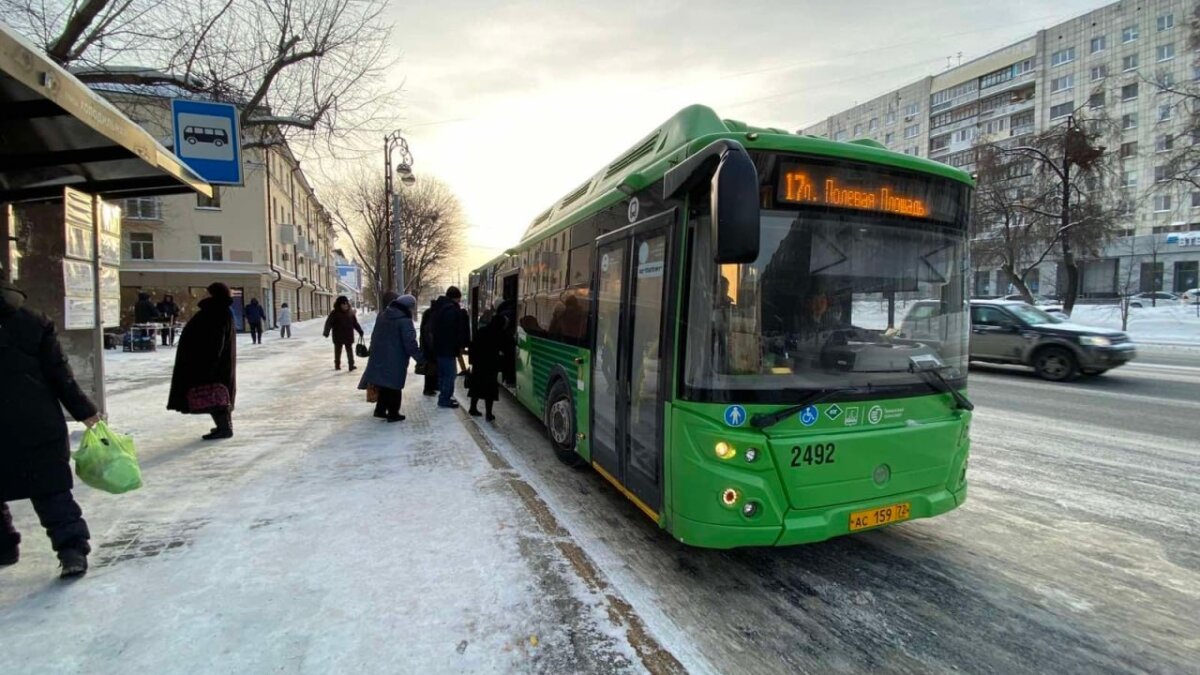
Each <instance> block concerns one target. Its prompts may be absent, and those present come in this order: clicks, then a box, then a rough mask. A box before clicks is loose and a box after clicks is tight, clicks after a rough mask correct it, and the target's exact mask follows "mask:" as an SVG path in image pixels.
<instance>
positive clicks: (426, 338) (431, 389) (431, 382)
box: [421, 298, 438, 396]
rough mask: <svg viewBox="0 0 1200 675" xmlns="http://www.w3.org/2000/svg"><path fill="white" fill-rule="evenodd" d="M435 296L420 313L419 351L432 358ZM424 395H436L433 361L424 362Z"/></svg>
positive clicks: (435, 370)
mask: <svg viewBox="0 0 1200 675" xmlns="http://www.w3.org/2000/svg"><path fill="white" fill-rule="evenodd" d="M437 301H438V299H437V298H434V299H433V300H430V301H429V307H426V308H425V311H424V312H422V313H421V353H423V354H427V355H428V356H429V358H430V359H433V358H434V356H433V319H432V318H431V317H433V310H434V308H435V307H437ZM423 393H424V394H425V395H426V396H437V395H438V371H437V367H436V362H435V363H426V364H425V391H424V392H423Z"/></svg>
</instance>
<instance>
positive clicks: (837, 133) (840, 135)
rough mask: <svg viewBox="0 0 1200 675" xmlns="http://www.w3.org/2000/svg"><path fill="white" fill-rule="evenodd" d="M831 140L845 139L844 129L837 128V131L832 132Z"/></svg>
mask: <svg viewBox="0 0 1200 675" xmlns="http://www.w3.org/2000/svg"><path fill="white" fill-rule="evenodd" d="M833 140H835V141H844V140H846V130H845V129H838V130H837V131H835V132H833Z"/></svg>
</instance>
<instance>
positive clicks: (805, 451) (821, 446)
mask: <svg viewBox="0 0 1200 675" xmlns="http://www.w3.org/2000/svg"><path fill="white" fill-rule="evenodd" d="M834 450H835V448H834V447H833V443H815V444H813V445H806V446H804V447H801V446H799V445H797V446H793V447H792V466H804V465H808V466H812V465H814V464H833V453H834Z"/></svg>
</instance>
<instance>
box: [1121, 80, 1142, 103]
mask: <svg viewBox="0 0 1200 675" xmlns="http://www.w3.org/2000/svg"><path fill="white" fill-rule="evenodd" d="M1137 97H1138V83H1137V82H1134V83H1133V84H1127V85H1125V86H1123V87H1121V100H1122V101H1132V100H1134V99H1135V98H1137Z"/></svg>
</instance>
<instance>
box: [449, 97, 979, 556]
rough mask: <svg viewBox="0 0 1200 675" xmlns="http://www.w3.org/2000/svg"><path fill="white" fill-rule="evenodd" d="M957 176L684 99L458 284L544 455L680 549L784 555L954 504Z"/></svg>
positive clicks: (963, 281)
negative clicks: (499, 331) (497, 340)
mask: <svg viewBox="0 0 1200 675" xmlns="http://www.w3.org/2000/svg"><path fill="white" fill-rule="evenodd" d="M972 185H973V184H972V181H971V178H970V176H968V175H967V174H966V173H963V172H962V171H960V170H958V169H955V168H952V167H949V166H946V165H944V164H939V163H937V162H932V161H929V160H924V159H921V158H918V157H912V156H907V155H903V154H898V153H894V152H889V151H887V150H886V149H885V148H884V147H883V146H881V145H880V144H878V143H876V142H874V141H871V140H852V141H849V142H836V141H829V140H826V139H822V138H816V137H812V136H802V135H796V134H792V133H788V132H787V131H785V130H781V129H773V128H759V127H752V126H748V125H746V124H744V123H742V122H737V121H733V120H723V119H721V118H720V117H719V116H718V115H717V114H716V113H714V112H713V111H712V110H711V109H709V108H706V107H703V106H691V107H688V108H685V109H684V110H682V111H680V112H679V113H678V114H676V115H675V116H674V117H672V118H671V119H669V120H667V121H666V123H664V124H663V125H662V126H661V127H659V128H658V129H656V130H654V131H653V132H652V133H651V134H650V135H648V136H646V137H645V138H643V139H642V140H641V141H639V142H638V143H637V144H636V145H634V146H633V147H632V148H630V149H629V150H628V151H627V152H625V153H624V154H622V155H621V156H620V157H618V158H617V159H616V160H615V161H613V162H612V164H610V165H608V166H607V167H605V168H604V169H603V170H601V171H600V172H599V173H597V174H596V175H595V176H593V177H591V178H589V179H588V180H587V181H585V182H584V183H583V184H582V185H580V186H579V187H578V189H576V190H574V191H573V192H571V193H570V194H568V195H566V196H565V197H564V198H563V199H562V200H560V201H559V202H557V203H556V204H554V206H552V207H551V208H550V209H548V210H547V211H546V212H544V213H542V214H541V215H539V216H538V217H537V218H536V219H535V220H534V221H533V223H532V224H531V225H530V226H529V228H528V229H527V231H526V232H525V235H524V237H523V238H522V239H521V242H520V243H519V244H518V245H517V246H516V247H514V248H512V249H509V250H508V251H507V252H506V253H505V254H504V255H502V256H500V257H498V258H496V259H495V260H492V261H490V262H489V263H487V264H486V265H484V266H483V267H481V268H479V269H477V270H475V271H473V272H472V274H471V280H470V293H469V302H470V306H471V314H472V320H473V322H474V325H475V326H478V325H479V324H480V322H483V321H503V322H504V325H505V326H506V328H507V329H508V331H509V336H510V338H511V341H510V342H511V344H510V345H509V346H510V349H508V352H509V354H508V355H507V361H506V363H505V366H504V368H503V371H504V372H503V374H502V379H503V380H504V381H505V383H506V384H507V385H508V386H509V387H510V388H511V390H512V391H513V393H514V394H515V396H516V399H517V400H518V401H520V403H521V404H522V405H524V406H525V407H526V408H528V409H529V410H531V411H532V412H533V413H534V414H535V415H537V416H538V417H539V418H540V419H541V420H542V421H543V422H544V423H545V425H546V427H547V429H548V432H549V433H548V436H549V440H550V444H551V445H552V446H553V450H554V452H555V454H557V456H558V457H559V459H561V460H563V461H565V462H568V463H570V464H590V465H591V466H592V467H593V468H594V469H595V470H596V471H598V472H599V473H600V474H601V475H602V476H603V477H604V478H605V479H607V480H608V481H609V482H611V483H612V484H613V485H615V486H616V488H617V489H618V490H620V491H621V493H623V494H624V495H625V496H626V497H628V498H629V499H630V500H631V501H632V502H633V503H634V504H636V505H637V507H638V508H639V509H641V510H642V511H643V512H644V513H645V514H646V515H647V516H649V517H650V518H651V519H653V520H654V522H655V523H657V524H658V525H659V527H661V528H663V529H665V530H667V531H668V532H670V533H671V535H673V536H674V537H676V538H677V539H679V540H680V541H682V542H685V543H687V544H690V545H694V546H703V547H713V548H732V547H738V546H772V545H779V546H782V545H789V544H799V543H808V542H817V541H822V540H825V539H828V538H831V537H835V536H839V535H844V534H848V533H853V532H859V531H863V530H868V529H872V528H876V527H881V526H885V525H889V524H893V523H897V522H901V521H905V520H909V519H915V518H927V517H930V516H936V515H938V514H941V513H945V512H946V511H949V510H950V509H953V508H955V507H956V506H958V505H960V504H962V503H963V501H964V500H965V499H966V494H967V483H966V471H967V456H968V454H969V450H970V441H969V434H968V429H969V427H970V421H971V412H970V411H971V409H972V407H973V406H972V405H971V403H970V401H969V400H968V399H967V398H966V396H965V395H964V393H963V390H964V389H965V387H966V376H967V338H968V330H969V321H968V306H967V300H968V294H967V288H968V286H967V283H968V279H967V275H968V259H967V211H968V205H969V199H970V192H971V188H972Z"/></svg>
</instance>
